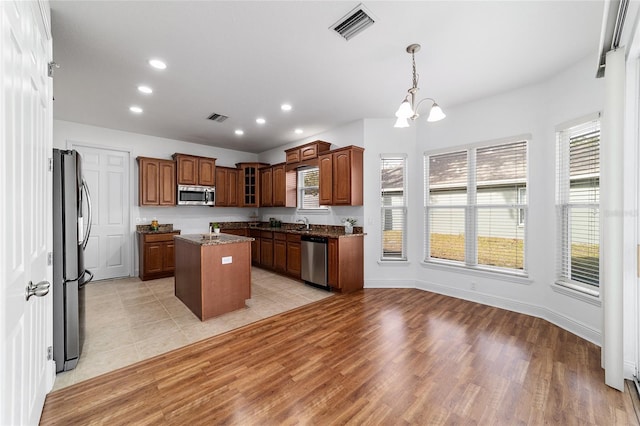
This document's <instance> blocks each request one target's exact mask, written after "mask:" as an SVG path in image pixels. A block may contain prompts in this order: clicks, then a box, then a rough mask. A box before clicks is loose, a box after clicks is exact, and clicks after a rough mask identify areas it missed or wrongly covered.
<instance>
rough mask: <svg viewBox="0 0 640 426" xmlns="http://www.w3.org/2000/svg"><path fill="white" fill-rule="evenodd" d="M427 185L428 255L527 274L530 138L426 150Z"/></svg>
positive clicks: (485, 267) (443, 259)
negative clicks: (434, 151) (446, 150)
mask: <svg viewBox="0 0 640 426" xmlns="http://www.w3.org/2000/svg"><path fill="white" fill-rule="evenodd" d="M425 188H426V194H425V201H426V202H425V221H426V223H425V229H426V232H427V234H426V235H425V246H426V249H425V261H436V262H437V261H444V262H453V263H457V264H459V265H464V266H467V267H472V268H481V269H489V270H496V271H505V272H510V273H514V272H515V273H517V274H523V275H524V274H526V265H525V234H526V215H527V213H526V212H527V197H526V194H527V192H526V189H527V142H526V141H517V142H509V143H502V144H496V145H490V146H482V147H473V148H469V149H467V150H464V151H455V152H449V153H444V154H437V155H426V156H425Z"/></svg>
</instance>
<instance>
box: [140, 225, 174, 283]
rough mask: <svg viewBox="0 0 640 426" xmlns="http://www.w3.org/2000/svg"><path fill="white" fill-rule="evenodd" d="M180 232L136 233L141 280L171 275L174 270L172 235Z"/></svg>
mask: <svg viewBox="0 0 640 426" xmlns="http://www.w3.org/2000/svg"><path fill="white" fill-rule="evenodd" d="M179 234H180V232H178V231H176V232H167V233H161V234H149V233H139V234H138V258H139V276H140V279H141V280H142V281H146V280H151V279H156V278H163V277H172V276H173V273H174V270H175V253H174V250H175V244H174V241H173V236H174V235H179Z"/></svg>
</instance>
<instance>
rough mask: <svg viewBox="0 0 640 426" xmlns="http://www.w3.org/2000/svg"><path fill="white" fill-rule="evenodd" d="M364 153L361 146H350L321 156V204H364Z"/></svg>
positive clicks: (319, 165) (319, 163)
mask: <svg viewBox="0 0 640 426" xmlns="http://www.w3.org/2000/svg"><path fill="white" fill-rule="evenodd" d="M363 153H364V149H362V148H360V147H357V146H348V147H344V148H340V149H336V150H333V151H331V152H328V153H326V154H322V155H320V156H319V158H318V167H319V172H320V188H319V190H320V196H319V198H320V204H321V205H328V206H361V205H362V200H363V190H362V189H363V188H362V184H363Z"/></svg>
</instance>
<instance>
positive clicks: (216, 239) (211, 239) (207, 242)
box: [174, 233, 255, 246]
mask: <svg viewBox="0 0 640 426" xmlns="http://www.w3.org/2000/svg"><path fill="white" fill-rule="evenodd" d="M174 239H180V240H184V241H186V242H188V243H191V244H196V245H199V246H213V245H221V244H234V243H244V242H251V241H253V240H254V239H255V238H251V237H242V236H239V235H231V234H223V233H220V234H211V236H209V234H186V235H176V236H175V237H174Z"/></svg>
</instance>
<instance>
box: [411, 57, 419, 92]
mask: <svg viewBox="0 0 640 426" xmlns="http://www.w3.org/2000/svg"><path fill="white" fill-rule="evenodd" d="M411 62H412V64H413V88H414V89H415V88H417V87H418V77H417V74H416V54H415V53H414V52H411Z"/></svg>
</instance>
